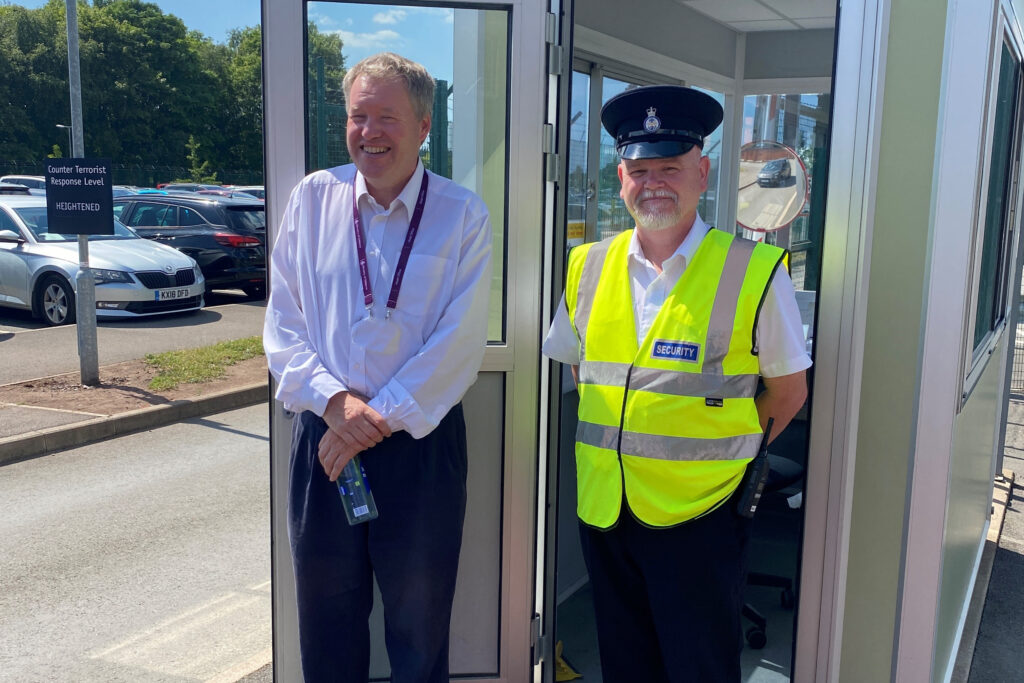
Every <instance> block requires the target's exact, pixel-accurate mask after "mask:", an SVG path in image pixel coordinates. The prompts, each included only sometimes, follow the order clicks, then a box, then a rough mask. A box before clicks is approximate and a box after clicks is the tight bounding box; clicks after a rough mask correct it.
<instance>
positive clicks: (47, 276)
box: [0, 196, 206, 325]
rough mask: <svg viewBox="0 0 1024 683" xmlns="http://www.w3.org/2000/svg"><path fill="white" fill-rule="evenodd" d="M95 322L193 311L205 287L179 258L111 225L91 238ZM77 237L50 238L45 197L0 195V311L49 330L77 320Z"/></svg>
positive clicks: (54, 235) (188, 262)
mask: <svg viewBox="0 0 1024 683" xmlns="http://www.w3.org/2000/svg"><path fill="white" fill-rule="evenodd" d="M89 267H90V269H91V270H92V272H93V275H94V277H95V278H96V316H97V317H110V318H133V317H139V316H150V315H157V314H161V313H178V312H181V311H196V310H199V309H200V308H202V306H203V292H204V290H205V286H206V285H205V282H204V281H203V274H202V271H200V269H199V266H198V264H196V262H195V261H193V260H192V259H191V258H189V257H188V256H186V255H184V254H182V253H181V252H179V251H177V250H175V249H171V248H170V247H167V246H164V245H162V244H157V243H155V242H150V241H149V240H144V239H142V238H141V237H139V236H138V235H136V234H135V233H134V232H132V231H131V230H130V229H128V228H127V227H125V226H124V225H122V224H121V223H119V222H117V221H114V234H113V235H91V236H90V237H89ZM78 270H79V266H78V235H72V234H63V233H55V232H50V230H49V226H48V222H47V218H46V200H45V199H44V198H42V197H24V196H21V197H18V196H4V197H0V306H7V307H11V308H20V309H24V310H30V311H32V314H33V315H35V316H36V317H38V318H41V319H42V320H43V322H45V323H46V324H48V325H63V324H65V323H72V322H74V321H75V293H76V291H77V290H76V283H75V278H76V277H77V275H78Z"/></svg>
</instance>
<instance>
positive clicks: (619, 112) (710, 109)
mask: <svg viewBox="0 0 1024 683" xmlns="http://www.w3.org/2000/svg"><path fill="white" fill-rule="evenodd" d="M722 116H723V112H722V105H720V104H718V102H716V101H715V100H714V98H712V97H711V96H710V95H706V94H704V93H702V92H701V91H699V90H694V89H693V88H687V87H685V86H681V85H648V86H644V87H642V88H634V89H632V90H627V91H626V92H623V93H619V94H618V95H616V96H615V97H613V98H611V99H610V100H608V101H607V102H605V104H604V106H603V107H601V123H602V125H604V128H605V130H607V131H608V133H609V134H610V135H611V136H612V137H613V138H615V150H616V151H617V152H618V153H619V156H620V157H622V158H623V159H656V158H660V157H674V156H678V155H680V154H686V153H687V152H689V151H690V149H692V148H693V146H694V145H697V146H698V147H700V148H701V149H703V148H704V138H705V137H707V136H708V135H710V134H711V133H712V132H714V130H715V129H716V128H718V126H719V124H720V123H722Z"/></svg>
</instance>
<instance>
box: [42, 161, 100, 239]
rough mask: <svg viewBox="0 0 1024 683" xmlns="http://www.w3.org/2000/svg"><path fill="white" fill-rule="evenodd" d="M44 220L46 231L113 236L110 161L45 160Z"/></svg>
mask: <svg viewBox="0 0 1024 683" xmlns="http://www.w3.org/2000/svg"><path fill="white" fill-rule="evenodd" d="M46 220H47V222H48V223H49V227H48V228H47V230H49V232H54V233H64V234H66V235H113V234H114V188H113V184H112V183H111V179H110V160H109V159H47V160H46Z"/></svg>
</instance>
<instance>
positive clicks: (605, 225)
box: [597, 76, 639, 240]
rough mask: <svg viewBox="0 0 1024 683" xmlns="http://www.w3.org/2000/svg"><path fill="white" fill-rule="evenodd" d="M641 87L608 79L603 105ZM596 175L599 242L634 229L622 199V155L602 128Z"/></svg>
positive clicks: (603, 87)
mask: <svg viewBox="0 0 1024 683" xmlns="http://www.w3.org/2000/svg"><path fill="white" fill-rule="evenodd" d="M637 87H639V84H637V83H627V82H625V81H620V80H617V79H614V78H610V77H608V76H605V77H604V81H603V82H602V84H601V103H602V104H604V103H605V102H607V101H608V100H610V99H611V98H613V97H615V96H616V95H618V94H619V93H621V92H625V91H626V90H632V89H633V88H637ZM599 158H600V162H599V164H598V176H597V206H598V214H597V239H598V240H603V239H604V238H605V237H610V236H612V235H615V234H618V233H620V232H622V231H623V230H631V229H632V228H633V226H634V222H633V217H632V216H630V215H629V211H627V210H626V205H625V204H624V203H623V202H622V200H620V199H619V175H618V172H617V170H616V169H617V168H618V165H619V155H618V154H616V152H615V140H614V139H613V138H612V136H611V135H609V134H608V131H606V130H605V129H604V126H602V127H601V152H600V157H599Z"/></svg>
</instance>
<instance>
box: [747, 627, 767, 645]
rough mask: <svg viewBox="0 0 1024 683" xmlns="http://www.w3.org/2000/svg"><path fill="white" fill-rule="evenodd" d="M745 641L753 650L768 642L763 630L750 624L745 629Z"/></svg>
mask: <svg viewBox="0 0 1024 683" xmlns="http://www.w3.org/2000/svg"><path fill="white" fill-rule="evenodd" d="M747 643H749V644H750V647H751V648H753V649H754V650H760V649H762V648H763V647H764V646H765V645H766V644H767V643H768V636H766V635H765V633H764V630H762V629H759V628H758V627H756V626H751V627H750V628H748V629H747Z"/></svg>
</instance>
